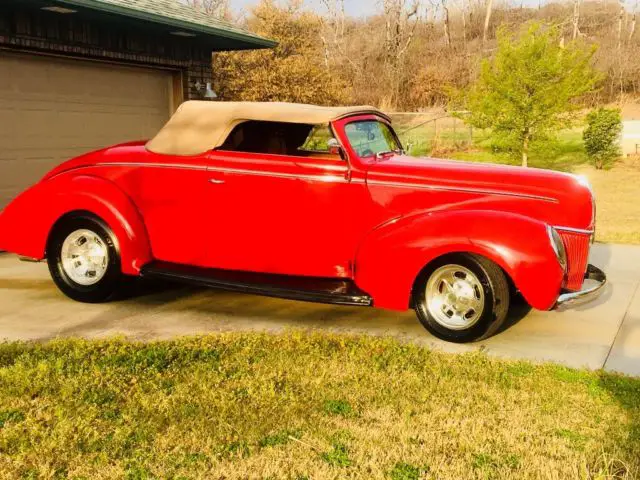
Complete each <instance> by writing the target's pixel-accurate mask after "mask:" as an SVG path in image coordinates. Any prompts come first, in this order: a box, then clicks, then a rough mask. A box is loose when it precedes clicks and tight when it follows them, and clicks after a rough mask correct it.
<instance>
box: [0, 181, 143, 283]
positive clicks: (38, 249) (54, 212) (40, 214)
mask: <svg viewBox="0 0 640 480" xmlns="http://www.w3.org/2000/svg"><path fill="white" fill-rule="evenodd" d="M78 211H82V212H89V213H91V214H93V215H96V216H97V217H99V218H101V219H102V220H103V221H104V222H106V224H107V225H108V226H109V227H110V228H111V230H112V231H113V233H114V235H115V236H116V241H117V243H118V247H119V250H120V256H121V260H122V271H123V273H125V274H128V275H137V274H138V273H139V272H140V268H141V267H142V266H143V265H144V264H146V263H148V262H150V261H151V260H152V254H151V247H150V244H149V239H148V236H147V231H146V228H145V226H144V222H143V220H142V217H141V215H140V213H139V212H138V210H137V209H136V207H135V205H134V204H133V202H132V201H131V199H130V198H129V197H128V196H127V195H126V194H125V193H124V192H123V191H122V190H120V189H119V188H118V187H117V186H116V185H115V184H114V183H112V182H110V181H108V180H105V179H103V178H100V177H94V176H90V175H77V174H72V173H69V174H62V175H59V176H56V177H53V178H51V179H49V180H45V181H42V182H40V183H38V184H36V185H35V186H33V187H31V188H30V189H28V190H26V191H25V192H24V193H22V194H21V195H20V196H18V197H17V198H16V199H15V200H14V201H13V202H11V203H10V204H9V205H8V206H7V207H6V209H5V210H3V211H2V213H1V214H0V249H4V250H7V251H9V252H13V253H17V254H19V255H22V256H25V257H30V258H34V259H38V260H41V259H44V258H45V257H46V245H47V240H48V238H49V234H50V232H51V230H52V228H53V227H54V225H55V224H56V222H57V221H58V220H59V219H61V218H62V217H63V216H65V215H67V214H69V213H71V212H78Z"/></svg>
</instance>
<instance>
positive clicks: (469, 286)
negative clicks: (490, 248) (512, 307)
mask: <svg viewBox="0 0 640 480" xmlns="http://www.w3.org/2000/svg"><path fill="white" fill-rule="evenodd" d="M509 297H510V292H509V284H508V282H507V278H506V276H505V274H504V272H503V271H502V269H501V268H500V267H498V266H497V265H496V264H494V263H493V262H491V261H489V260H487V259H486V258H483V257H479V256H476V255H469V254H456V255H451V256H447V257H443V258H441V259H438V260H436V261H435V262H433V263H432V264H430V265H429V267H428V268H426V269H425V270H424V271H423V272H422V273H421V274H420V276H419V277H418V279H417V280H416V283H415V286H414V291H413V304H414V307H415V310H416V314H417V315H418V319H419V320H420V322H421V323H422V324H423V325H424V327H425V328H426V329H427V330H429V332H431V333H432V334H433V335H435V336H436V337H438V338H441V339H443V340H447V341H449V342H456V343H466V342H473V341H477V340H482V339H484V338H487V337H490V336H491V335H493V334H494V333H496V332H497V331H498V329H499V328H500V327H501V326H502V324H503V323H504V321H505V319H506V318H507V314H508V312H509Z"/></svg>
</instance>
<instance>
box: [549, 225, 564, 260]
mask: <svg viewBox="0 0 640 480" xmlns="http://www.w3.org/2000/svg"><path fill="white" fill-rule="evenodd" d="M547 233H548V234H549V242H551V247H552V248H553V251H554V252H555V253H556V257H557V258H558V262H559V263H560V266H561V267H562V269H563V270H564V271H565V272H566V271H567V251H566V250H565V248H564V242H563V241H562V237H561V236H560V234H559V233H558V232H557V230H556V229H555V228H553V227H552V226H550V225H547Z"/></svg>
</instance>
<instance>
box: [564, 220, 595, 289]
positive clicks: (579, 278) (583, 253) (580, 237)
mask: <svg viewBox="0 0 640 480" xmlns="http://www.w3.org/2000/svg"><path fill="white" fill-rule="evenodd" d="M558 233H560V236H561V237H562V241H563V242H564V247H565V249H566V251H567V283H566V285H565V288H567V290H580V289H581V288H582V283H583V281H584V274H585V272H586V271H587V262H588V261H589V248H590V245H591V237H592V235H589V234H585V233H577V232H568V231H562V230H559V231H558Z"/></svg>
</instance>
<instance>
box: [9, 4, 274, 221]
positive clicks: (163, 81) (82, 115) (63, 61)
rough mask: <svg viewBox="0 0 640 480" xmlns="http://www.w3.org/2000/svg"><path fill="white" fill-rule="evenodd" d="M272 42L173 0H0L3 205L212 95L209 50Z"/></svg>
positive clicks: (137, 137) (246, 47)
mask: <svg viewBox="0 0 640 480" xmlns="http://www.w3.org/2000/svg"><path fill="white" fill-rule="evenodd" d="M274 45H275V42H273V41H271V40H268V39H265V38H262V37H259V36H257V35H254V34H252V33H251V32H248V31H246V30H244V29H242V28H240V27H238V26H236V25H233V24H231V23H228V22H224V21H220V20H219V19H217V18H215V17H213V16H211V15H208V14H207V13H206V12H205V11H203V10H202V9H200V8H195V7H193V6H189V5H187V4H186V3H185V2H180V1H178V0H166V1H162V2H156V1H148V0H91V1H90V2H88V1H86V0H2V1H1V2H0V209H2V208H4V206H5V205H7V203H9V202H10V201H11V200H12V199H13V198H14V197H15V196H16V195H17V194H18V193H19V192H21V191H22V190H23V189H24V188H25V187H27V186H29V185H31V184H33V183H35V182H37V181H38V180H39V179H40V178H41V177H42V176H43V174H44V173H45V172H47V171H48V170H49V169H50V168H51V167H52V166H53V165H56V164H58V163H60V162H62V161H64V160H67V159H69V158H72V157H74V156H77V155H79V154H82V153H85V152H89V151H91V150H95V149H98V148H101V147H105V146H109V145H112V144H116V143H122V142H126V141H130V140H141V139H146V138H148V137H150V136H152V135H153V134H155V133H156V132H157V131H158V129H159V128H160V127H161V126H162V125H163V124H164V122H165V121H166V120H167V118H169V116H170V115H171V113H172V112H173V111H175V109H176V108H177V107H178V106H179V105H180V103H181V102H183V101H184V100H211V99H213V98H215V93H214V91H213V89H212V87H211V85H212V83H213V71H212V67H211V55H212V53H214V52H221V51H233V50H253V49H259V48H271V47H273V46H274Z"/></svg>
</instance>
